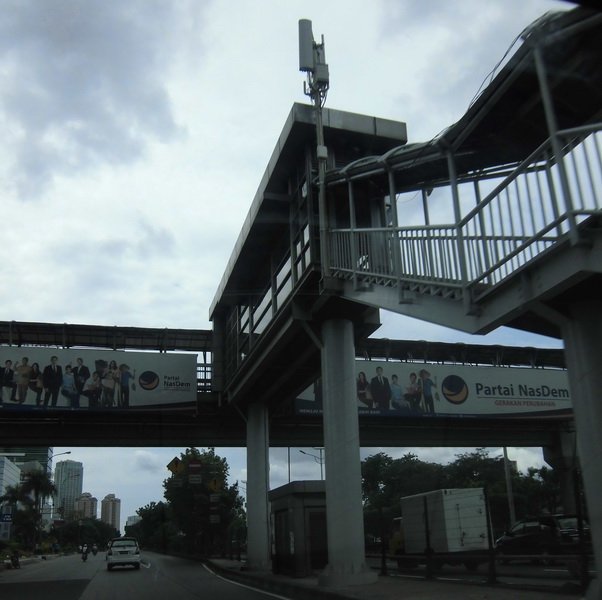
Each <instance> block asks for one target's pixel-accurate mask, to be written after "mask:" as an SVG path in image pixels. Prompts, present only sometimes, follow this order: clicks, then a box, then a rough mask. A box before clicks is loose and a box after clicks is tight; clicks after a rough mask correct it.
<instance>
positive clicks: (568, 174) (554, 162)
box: [329, 123, 602, 293]
mask: <svg viewBox="0 0 602 600" xmlns="http://www.w3.org/2000/svg"><path fill="white" fill-rule="evenodd" d="M558 141H559V145H560V147H561V148H562V150H563V152H564V154H563V155H562V156H558V157H557V156H554V155H553V153H552V141H551V140H550V139H549V140H547V141H546V142H545V143H544V144H542V145H541V146H540V147H539V148H537V149H536V150H535V151H534V152H533V153H532V154H531V155H530V156H529V157H527V158H526V159H525V160H524V161H523V162H522V163H521V164H520V165H518V166H517V167H516V168H515V169H514V170H513V171H512V172H511V173H510V174H508V175H507V176H506V177H505V178H504V179H503V180H502V181H499V183H497V184H496V180H494V179H489V178H487V177H483V179H481V180H479V176H478V174H475V176H474V179H473V180H472V181H471V182H470V183H466V182H465V183H462V184H453V183H452V185H450V190H451V191H452V195H455V194H458V190H459V186H461V188H462V189H461V192H462V193H461V194H459V195H460V196H462V197H463V202H462V203H463V205H465V204H466V203H467V198H466V196H467V193H468V192H469V190H468V187H467V186H472V187H473V191H472V194H473V196H474V201H475V203H476V206H475V207H474V208H473V209H472V210H470V211H469V212H468V213H467V214H466V215H465V216H464V217H463V218H461V219H460V220H459V222H458V223H451V224H443V225H426V226H409V227H381V228H369V229H350V228H347V229H335V230H332V231H330V232H329V243H330V257H331V261H330V267H331V270H332V272H333V274H334V275H336V276H338V277H342V278H347V279H354V280H355V281H356V282H357V283H358V284H361V283H368V284H380V285H390V286H399V287H402V286H403V287H405V288H406V289H412V288H414V289H415V288H416V286H425V285H426V286H428V285H434V286H436V290H437V293H441V290H442V288H446V289H447V290H448V291H449V293H455V291H456V290H472V291H473V292H475V291H476V292H477V293H479V292H480V291H484V290H486V289H489V288H490V287H491V286H493V285H496V284H498V283H500V282H501V281H503V280H504V279H505V278H506V277H508V276H509V275H510V274H512V273H513V272H514V271H515V270H516V269H517V268H519V267H521V266H523V265H525V264H526V263H528V262H529V261H531V260H533V259H535V258H537V257H538V256H540V255H541V254H542V253H544V252H546V251H548V250H549V249H550V248H551V247H552V246H553V245H554V244H556V243H557V242H558V241H559V240H561V239H565V238H566V239H569V240H570V241H571V242H572V243H576V242H578V241H579V226H580V225H581V224H582V223H583V222H584V221H585V220H586V219H588V218H589V217H591V216H593V215H598V214H600V212H601V211H602V123H596V124H593V125H589V126H586V127H580V128H573V129H568V130H564V131H562V132H559V134H558ZM454 185H455V186H457V187H456V189H455V190H454V189H453V188H454ZM487 189H488V191H487ZM484 191H487V193H486V194H485V195H484V196H483V192H484ZM423 291H429V290H427V289H426V288H425V290H423ZM430 291H431V292H433V291H434V290H432V289H431V290H430Z"/></svg>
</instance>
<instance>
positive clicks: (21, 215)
mask: <svg viewBox="0 0 602 600" xmlns="http://www.w3.org/2000/svg"><path fill="white" fill-rule="evenodd" d="M1 5H2V8H3V9H4V10H2V11H0V133H1V139H2V144H1V145H0V194H1V197H2V204H1V206H2V212H3V216H2V223H3V227H2V233H3V235H2V242H3V244H2V246H3V251H4V260H3V264H2V273H3V282H4V285H3V286H1V288H0V306H1V307H2V315H1V316H0V318H1V319H2V320H17V321H42V322H58V323H63V322H67V323H86V324H100V325H134V326H143V327H174V328H209V327H210V323H209V321H208V310H209V306H210V304H211V301H212V299H213V295H214V293H215V291H216V288H217V285H218V283H219V281H220V278H221V275H222V273H223V270H224V267H225V265H226V263H227V261H228V259H229V257H230V253H231V251H232V248H233V246H234V243H235V241H236V238H237V236H238V233H239V231H240V228H241V225H242V222H243V220H244V218H245V216H246V213H247V211H248V209H249V207H250V204H251V201H252V199H253V196H254V194H255V191H256V189H257V186H258V185H259V182H260V179H261V177H262V175H263V172H264V169H265V167H266V164H267V161H268V159H269V157H270V155H271V152H272V150H273V148H274V145H275V143H276V140H277V137H278V135H279V133H280V130H281V128H282V126H283V123H284V120H285V118H286V116H287V114H288V112H289V111H290V108H291V105H292V103H293V102H306V101H307V99H306V97H305V96H304V95H303V80H304V76H303V74H302V73H300V72H299V71H298V56H297V52H298V41H297V22H298V20H299V19H300V18H308V19H311V20H312V21H313V31H314V36H315V37H316V38H319V36H320V35H321V34H323V35H324V37H325V42H326V59H327V62H328V64H329V67H330V76H331V89H330V91H329V94H328V99H327V103H326V104H327V106H328V107H331V108H337V109H341V110H347V111H351V112H357V113H364V114H369V115H375V116H379V117H385V118H389V119H395V120H400V121H405V122H406V123H407V125H408V134H409V139H410V141H411V142H416V141H424V140H427V139H430V138H431V137H433V136H434V135H436V134H437V133H439V132H440V131H441V130H442V129H444V128H445V127H447V126H448V125H450V124H452V123H453V122H454V121H456V120H457V119H459V118H460V117H461V116H462V114H463V113H464V112H465V110H466V108H467V107H468V105H469V103H470V101H471V99H472V98H473V97H474V95H475V94H476V93H477V91H478V90H479V88H480V87H481V85H482V84H483V82H484V81H486V79H487V76H488V75H489V73H490V72H491V71H492V69H493V68H494V67H495V66H496V64H497V63H498V62H499V61H500V60H501V59H502V57H503V56H504V54H505V52H506V50H507V49H508V47H509V46H510V45H511V43H512V42H513V40H515V38H516V37H517V35H518V34H519V33H520V32H521V31H522V30H523V29H524V27H525V26H527V25H528V24H529V23H531V22H532V21H533V20H534V19H536V18H537V17H539V16H540V15H542V14H543V13H544V12H546V11H548V10H567V9H570V8H573V5H572V4H569V3H566V2H561V1H552V0H488V1H487V2H481V1H479V0H462V2H450V1H449V0H403V1H402V0H371V1H370V2H365V1H360V0H344V1H343V0H329V1H327V2H324V1H314V0H301V1H299V0H288V1H286V2H282V1H279V0H254V1H253V2H251V1H244V0H219V1H218V0H144V1H143V0H129V1H126V2H106V1H104V0H87V1H86V2H82V1H80V0H44V1H41V0H1ZM382 321H383V327H382V328H381V329H380V330H379V331H377V332H376V334H375V335H376V336H378V337H389V338H399V339H426V340H432V341H450V342H451V341H464V342H473V343H500V344H512V345H529V346H547V347H550V346H554V347H559V345H560V344H559V342H558V341H557V340H550V339H547V338H543V337H538V336H532V335H526V334H517V333H516V332H513V331H508V330H504V329H501V330H499V331H497V332H494V333H493V334H490V335H489V336H486V337H485V338H482V337H479V338H474V337H472V336H468V335H466V334H461V333H458V332H455V331H452V330H448V329H444V328H441V327H438V326H434V325H430V324H425V323H421V322H418V321H414V320H411V319H406V318H402V317H399V316H396V315H390V314H386V313H383V314H382ZM61 450H62V449H61ZM179 450H180V449H166V450H161V451H159V450H156V449H152V448H148V449H139V450H127V451H123V450H119V449H110V450H107V451H103V452H102V455H100V454H101V453H99V452H98V450H85V449H79V450H77V451H75V450H74V452H73V455H72V456H71V457H70V458H72V459H74V460H82V461H83V462H84V463H85V478H84V490H85V491H90V492H91V493H93V494H94V495H96V496H97V497H98V498H99V500H100V499H101V498H102V497H104V496H105V495H106V494H107V493H115V494H117V496H118V497H120V498H121V499H122V502H123V504H122V507H123V508H122V517H123V520H125V517H126V516H128V515H130V514H134V512H135V510H136V508H139V507H140V506H142V505H144V504H146V503H147V502H149V501H151V500H160V499H161V485H160V484H161V481H162V479H163V478H164V477H165V476H166V475H167V474H168V472H167V471H166V470H165V465H166V464H167V462H169V460H170V459H171V458H172V457H173V455H175V454H177V453H178V452H179ZM297 450H298V449H295V450H294V451H293V452H292V455H293V456H294V464H293V467H292V475H293V478H294V479H299V478H307V477H312V476H313V477H317V476H319V466H318V465H317V464H316V463H314V462H313V460H312V459H311V458H308V457H306V456H303V455H301V454H299V453H298V451H297ZM56 451H57V452H59V451H60V450H59V449H57V450H56ZM283 452H284V454H283ZM495 452H496V451H495V450H494V453H495ZM516 452H517V456H516V457H515V458H518V459H519V461H522V463H521V462H519V464H520V466H522V467H523V468H526V467H527V466H528V465H530V464H536V463H537V464H539V463H541V457H540V453H538V452H535V453H534V452H532V451H522V450H521V451H519V450H517V451H516ZM218 453H221V454H222V455H226V456H227V457H228V459H229V462H230V464H231V467H232V468H231V471H232V479H233V480H236V479H239V480H243V479H246V474H245V470H244V464H245V462H244V451H242V450H237V451H234V450H228V451H226V450H221V451H220V450H218ZM273 454H274V464H273V467H272V485H273V486H276V485H280V484H282V483H285V482H286V481H287V480H288V467H287V464H286V460H284V459H285V458H286V451H274V452H273ZM518 454H520V456H519V455H518ZM422 455H424V456H425V458H426V459H433V460H434V459H435V457H437V458H438V459H440V460H449V459H453V451H448V452H441V451H426V450H425V451H423V454H421V456H422ZM108 457H111V460H110V461H109V460H107V459H108ZM108 465H110V468H109V467H108ZM121 465H123V471H124V477H123V478H119V477H118V473H117V472H116V469H117V468H121ZM312 469H313V470H312Z"/></svg>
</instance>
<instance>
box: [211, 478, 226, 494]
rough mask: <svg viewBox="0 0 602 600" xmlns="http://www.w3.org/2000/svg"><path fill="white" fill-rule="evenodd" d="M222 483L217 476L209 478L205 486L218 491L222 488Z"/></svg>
mask: <svg viewBox="0 0 602 600" xmlns="http://www.w3.org/2000/svg"><path fill="white" fill-rule="evenodd" d="M223 485H224V482H223V481H222V480H221V479H218V478H217V477H213V479H210V480H209V481H208V482H207V487H208V488H209V489H210V490H213V491H214V492H219V491H220V490H221V489H222V486H223Z"/></svg>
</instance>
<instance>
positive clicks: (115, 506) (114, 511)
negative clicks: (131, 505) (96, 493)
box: [100, 494, 121, 530]
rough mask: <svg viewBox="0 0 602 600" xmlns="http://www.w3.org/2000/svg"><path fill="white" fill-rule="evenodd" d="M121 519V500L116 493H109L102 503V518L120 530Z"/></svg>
mask: <svg viewBox="0 0 602 600" xmlns="http://www.w3.org/2000/svg"><path fill="white" fill-rule="evenodd" d="M120 519H121V500H120V499H119V498H115V494H107V495H106V496H105V497H104V499H103V501H102V502H101V503H100V520H101V521H104V522H105V523H108V524H109V525H112V526H113V527H115V529H117V530H119V523H120Z"/></svg>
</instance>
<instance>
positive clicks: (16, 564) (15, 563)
mask: <svg viewBox="0 0 602 600" xmlns="http://www.w3.org/2000/svg"><path fill="white" fill-rule="evenodd" d="M10 564H11V565H12V566H13V569H20V568H21V563H20V562H19V553H18V552H17V551H16V550H15V551H14V552H13V553H12V554H11V556H10Z"/></svg>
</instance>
